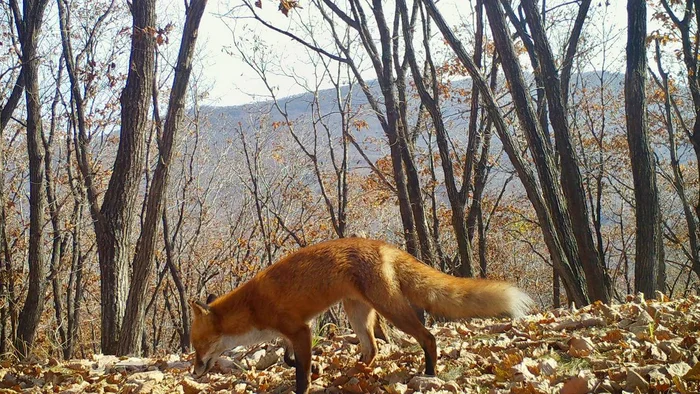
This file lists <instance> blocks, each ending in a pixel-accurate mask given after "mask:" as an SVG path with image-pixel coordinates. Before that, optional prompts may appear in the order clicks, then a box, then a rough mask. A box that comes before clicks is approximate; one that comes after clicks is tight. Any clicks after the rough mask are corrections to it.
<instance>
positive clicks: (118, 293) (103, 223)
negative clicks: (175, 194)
mask: <svg viewBox="0 0 700 394" xmlns="http://www.w3.org/2000/svg"><path fill="white" fill-rule="evenodd" d="M59 10H60V7H59ZM131 15H132V23H133V25H132V34H131V52H130V53H131V56H130V59H129V63H128V64H129V73H128V76H127V81H126V86H125V88H124V90H123V92H122V95H121V109H122V111H121V130H120V134H119V136H120V138H119V148H118V150H117V155H116V158H115V161H114V165H113V169H114V171H113V172H112V175H111V177H110V179H109V186H108V188H107V190H106V192H105V193H104V199H103V201H102V205H101V206H100V202H99V201H98V191H97V188H96V185H95V179H94V178H95V177H94V174H93V172H92V167H91V163H90V159H89V151H88V150H89V139H88V136H87V132H86V125H85V117H84V113H83V111H84V109H85V108H84V105H83V103H82V99H81V97H82V96H81V92H80V84H79V80H78V75H77V73H78V70H77V69H76V67H75V58H74V57H73V53H72V49H71V47H70V41H69V40H67V37H68V35H67V34H64V35H63V39H62V41H63V51H64V57H65V58H66V67H67V71H68V75H69V78H70V82H71V94H72V95H73V99H74V100H75V106H76V112H77V118H78V131H79V132H78V139H77V141H76V147H77V151H78V153H77V155H78V164H79V167H80V171H81V173H82V175H83V179H84V182H85V188H86V191H87V197H88V202H89V205H90V214H91V215H92V218H93V223H94V227H95V234H96V240H97V251H98V256H99V265H100V295H101V300H102V301H101V303H100V307H101V310H100V311H101V314H100V318H101V324H100V325H101V328H102V329H101V345H102V351H103V352H104V353H108V354H115V353H117V350H118V348H117V345H118V343H119V334H120V331H121V324H122V318H123V316H124V310H125V305H126V297H127V292H128V288H129V284H128V268H129V261H130V250H131V249H130V247H129V243H130V240H131V234H132V220H133V216H134V212H135V208H136V197H137V194H138V187H139V184H140V181H141V174H142V171H143V162H144V145H145V142H144V134H145V130H146V127H147V125H148V121H149V108H150V103H151V89H152V87H153V79H154V73H155V71H154V56H155V55H154V51H155V43H156V34H155V33H157V31H156V29H155V24H156V14H155V0H144V1H138V2H134V3H132V4H131Z"/></svg>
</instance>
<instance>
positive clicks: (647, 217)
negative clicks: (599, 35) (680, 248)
mask: <svg viewBox="0 0 700 394" xmlns="http://www.w3.org/2000/svg"><path fill="white" fill-rule="evenodd" d="M646 18H647V12H646V2H645V1H643V0H628V1H627V26H628V27H627V29H628V30H627V70H626V72H625V114H626V117H627V141H628V143H629V147H630V159H631V162H632V175H633V178H634V197H635V212H636V215H635V216H636V224H637V230H636V234H637V236H636V239H635V242H636V248H635V266H634V288H635V291H639V292H642V293H644V295H645V296H646V297H647V298H652V297H655V296H656V294H655V292H656V290H657V289H658V290H661V291H663V290H664V287H665V281H666V278H665V273H664V272H665V270H664V269H663V264H664V263H663V258H664V257H663V243H662V242H663V237H662V234H661V210H660V208H659V196H658V190H657V188H656V169H655V166H656V164H655V161H654V155H653V153H652V151H651V146H650V143H649V131H648V126H647V125H648V120H647V105H646V103H647V101H646V74H647V58H646V44H645V40H646V35H647V33H646V31H647V21H646Z"/></svg>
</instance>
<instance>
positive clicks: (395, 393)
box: [386, 383, 408, 394]
mask: <svg viewBox="0 0 700 394" xmlns="http://www.w3.org/2000/svg"><path fill="white" fill-rule="evenodd" d="M386 391H387V393H389V394H405V393H406V391H408V386H407V385H405V384H403V383H394V384H391V385H388V386H386Z"/></svg>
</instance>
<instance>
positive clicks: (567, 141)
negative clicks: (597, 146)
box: [511, 0, 611, 303]
mask: <svg viewBox="0 0 700 394" xmlns="http://www.w3.org/2000/svg"><path fill="white" fill-rule="evenodd" d="M588 5H590V0H586V1H584V2H583V4H582V5H581V7H585V8H586V9H587V8H588ZM522 6H523V9H524V10H525V14H526V15H527V22H528V25H529V26H530V31H531V34H532V38H533V41H534V46H535V51H536V53H537V57H538V61H539V64H540V75H541V76H542V79H543V82H544V89H545V92H546V94H547V104H548V106H549V120H550V123H551V125H552V129H553V130H554V136H555V142H556V143H555V147H556V149H557V152H558V153H559V164H560V166H561V174H560V180H561V186H562V190H563V192H564V197H565V198H566V210H567V213H568V214H569V216H570V217H571V226H572V230H573V233H574V237H575V238H576V244H577V246H578V258H579V260H580V261H581V265H582V266H583V270H584V271H585V273H586V283H587V284H588V293H589V294H590V296H591V301H596V300H600V301H602V302H605V303H607V302H610V296H611V293H610V283H609V282H610V281H609V278H608V276H607V274H606V272H605V268H604V266H603V262H602V261H601V260H600V256H599V255H598V251H597V250H596V246H595V243H594V242H593V232H592V231H591V226H590V224H589V212H588V205H587V203H586V192H585V190H584V188H583V178H582V177H581V171H580V170H579V164H578V158H577V154H576V149H575V148H574V146H573V144H572V139H571V133H570V130H569V122H568V119H567V111H566V106H565V104H564V103H565V102H566V100H565V98H564V97H563V92H562V89H561V80H560V78H559V71H558V69H557V66H556V64H555V61H554V55H553V54H552V50H551V48H550V47H549V41H548V40H547V36H546V34H545V31H544V27H543V26H542V23H541V20H540V14H539V12H538V11H537V6H536V4H535V3H534V2H533V0H523V1H522ZM569 45H570V46H573V47H574V48H575V45H576V44H575V43H572V42H570V43H569ZM511 84H512V82H511ZM540 123H542V122H540Z"/></svg>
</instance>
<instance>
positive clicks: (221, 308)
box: [190, 238, 531, 393]
mask: <svg viewBox="0 0 700 394" xmlns="http://www.w3.org/2000/svg"><path fill="white" fill-rule="evenodd" d="M341 301H342V302H343V305H344V307H345V311H346V312H347V314H348V319H349V321H350V324H351V326H352V328H353V330H354V331H355V333H356V334H357V336H358V338H359V340H360V347H361V351H362V355H363V356H362V361H363V362H364V363H366V364H371V363H372V361H373V360H374V357H375V355H376V353H377V346H376V343H375V339H374V323H375V316H376V313H377V312H378V313H379V314H381V315H383V316H384V317H385V318H387V319H388V320H389V321H390V322H392V323H393V324H394V325H395V326H396V327H397V328H398V329H400V330H402V331H404V332H406V333H407V334H409V335H411V336H413V337H414V338H416V340H417V341H418V343H419V344H420V345H421V347H422V348H423V350H424V351H425V356H426V373H427V374H431V375H432V374H435V361H436V360H437V347H436V343H435V338H434V337H433V335H432V334H430V332H429V331H428V330H427V329H426V328H425V327H423V325H422V324H421V322H420V321H419V320H418V317H417V316H416V314H415V311H414V309H413V306H417V307H420V308H423V309H425V310H426V311H428V312H429V313H431V314H433V315H438V316H443V317H447V318H450V319H461V318H469V317H489V316H499V315H510V316H513V317H518V316H520V315H522V314H524V313H526V312H527V309H528V308H529V305H530V303H531V300H530V299H529V297H528V296H527V295H525V294H524V293H523V292H521V291H520V290H518V289H517V288H515V287H513V286H512V285H510V284H508V283H505V282H498V281H489V280H482V279H467V278H456V277H453V276H450V275H447V274H444V273H442V272H439V271H437V270H435V269H433V268H431V267H429V266H427V265H425V264H423V263H421V262H420V261H418V260H416V259H415V258H414V257H413V256H411V255H410V254H408V253H407V252H405V251H402V250H400V249H398V248H396V247H395V246H392V245H389V244H387V243H384V242H381V241H374V240H368V239H364V238H344V239H338V240H333V241H327V242H322V243H319V244H316V245H313V246H309V247H306V248H302V249H300V250H298V251H296V252H294V253H291V254H289V255H288V256H286V257H284V258H282V259H281V260H280V261H278V262H277V263H275V264H273V265H271V266H270V267H268V268H267V269H265V270H263V271H262V272H260V273H259V274H257V275H256V276H255V277H254V278H253V279H251V280H250V281H248V282H247V283H245V284H243V285H242V286H240V287H239V288H237V289H235V290H233V291H232V292H230V293H228V294H226V295H224V296H222V297H219V298H218V299H215V300H214V301H212V302H211V303H210V304H209V305H204V304H199V303H195V302H191V303H190V305H191V306H192V310H193V317H194V319H193V322H192V331H191V342H192V345H193V346H194V348H195V351H196V358H195V369H194V372H195V374H196V375H200V376H201V375H202V374H204V373H206V372H207V371H208V370H209V368H210V367H211V366H212V365H213V363H214V361H215V359H216V358H217V357H218V356H219V355H220V354H221V353H223V352H224V351H226V350H228V349H230V348H233V347H235V346H238V345H246V344H252V343H255V342H262V341H265V340H267V339H270V338H273V337H274V336H283V337H284V338H286V339H287V341H289V342H290V343H291V346H292V348H293V350H294V354H295V358H296V369H297V372H296V377H297V393H306V392H307V390H308V384H309V378H310V372H311V332H310V329H309V326H308V322H309V321H310V320H311V319H312V318H314V317H315V316H317V315H318V314H320V313H322V312H324V311H325V310H326V309H328V308H329V307H331V306H332V305H334V304H336V303H338V302H341Z"/></svg>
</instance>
